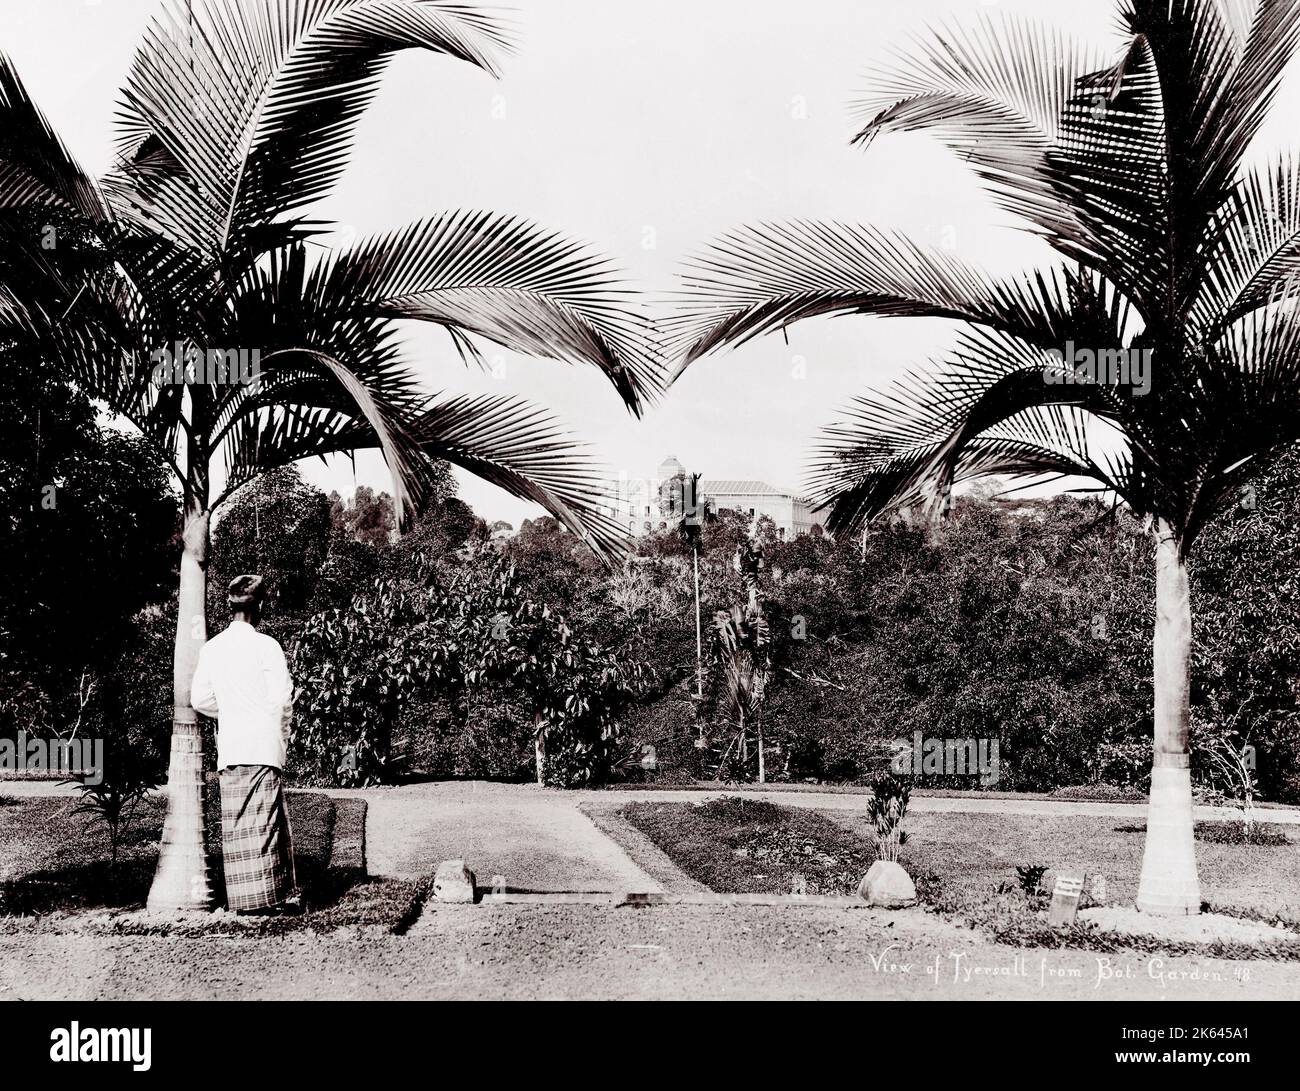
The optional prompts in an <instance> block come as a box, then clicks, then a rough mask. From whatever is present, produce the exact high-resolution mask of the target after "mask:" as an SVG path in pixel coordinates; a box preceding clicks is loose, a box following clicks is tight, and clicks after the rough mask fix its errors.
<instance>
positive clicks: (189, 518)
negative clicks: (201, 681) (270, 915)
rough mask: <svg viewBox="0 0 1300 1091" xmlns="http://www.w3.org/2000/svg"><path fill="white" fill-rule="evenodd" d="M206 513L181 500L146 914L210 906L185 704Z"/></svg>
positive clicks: (199, 639) (194, 719) (195, 759)
mask: <svg viewBox="0 0 1300 1091" xmlns="http://www.w3.org/2000/svg"><path fill="white" fill-rule="evenodd" d="M209 518H210V514H209V512H207V511H205V510H203V509H202V508H200V507H199V506H198V505H194V504H187V506H186V512H185V530H184V542H185V547H184V552H183V553H182V554H181V582H180V596H179V600H178V607H177V612H176V647H175V652H174V654H173V658H172V704H173V713H172V747H171V761H170V764H169V765H168V769H167V817H166V819H165V820H164V822H163V831H162V844H161V845H160V846H159V849H158V870H157V871H156V872H155V873H154V877H153V885H152V886H151V887H150V888H149V901H148V907H149V909H150V910H151V911H152V912H163V913H166V912H175V911H176V910H182V909H200V910H202V909H211V908H212V907H213V905H214V904H215V903H216V898H215V896H214V894H213V890H212V869H211V863H210V861H209V860H208V856H207V852H206V851H205V849H204V845H203V736H202V735H201V733H200V731H199V723H198V716H197V714H196V713H195V711H194V709H193V708H191V707H190V683H191V682H192V681H193V679H194V669H195V667H196V666H197V665H198V659H199V649H200V648H201V647H203V642H204V641H205V640H206V639H207V636H208V623H207V589H208V574H207V565H208V529H209Z"/></svg>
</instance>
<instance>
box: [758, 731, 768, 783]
mask: <svg viewBox="0 0 1300 1091" xmlns="http://www.w3.org/2000/svg"><path fill="white" fill-rule="evenodd" d="M758 783H759V784H766V783H767V763H766V762H765V761H764V760H763V720H762V718H761V717H760V718H759V720H758Z"/></svg>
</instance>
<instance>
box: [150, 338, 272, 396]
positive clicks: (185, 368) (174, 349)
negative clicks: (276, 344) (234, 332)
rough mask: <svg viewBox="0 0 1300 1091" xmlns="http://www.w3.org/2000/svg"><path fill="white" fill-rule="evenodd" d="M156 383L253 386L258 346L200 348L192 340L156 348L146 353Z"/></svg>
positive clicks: (259, 352)
mask: <svg viewBox="0 0 1300 1091" xmlns="http://www.w3.org/2000/svg"><path fill="white" fill-rule="evenodd" d="M149 361H150V363H152V364H153V372H152V376H153V381H154V385H156V386H256V385H257V382H258V380H259V379H260V378H261V376H262V350H261V349H229V348H225V349H223V348H210V349H207V350H206V351H205V350H203V349H200V348H199V347H198V346H197V345H196V344H194V342H192V341H177V342H176V344H175V345H174V346H166V347H163V348H160V349H155V350H154V351H153V352H152V353H151V354H150V356H149Z"/></svg>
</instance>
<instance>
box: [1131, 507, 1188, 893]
mask: <svg viewBox="0 0 1300 1091" xmlns="http://www.w3.org/2000/svg"><path fill="white" fill-rule="evenodd" d="M1179 545H1180V543H1179V541H1178V536H1177V534H1176V533H1175V532H1174V531H1173V530H1172V528H1170V527H1169V525H1168V524H1167V523H1165V522H1164V521H1163V520H1162V521H1160V522H1159V523H1158V524H1157V526H1156V629H1155V655H1154V663H1153V668H1154V670H1153V677H1154V681H1155V747H1154V753H1153V759H1152V764H1151V796H1150V801H1149V803H1148V806H1147V839H1146V850H1145V852H1144V853H1143V856H1142V878H1141V881H1140V882H1139V884H1138V897H1137V907H1138V909H1139V910H1141V911H1142V912H1143V913H1152V914H1158V915H1162V916H1174V915H1186V914H1195V913H1199V912H1200V911H1201V886H1200V882H1199V881H1198V879H1197V875H1196V844H1195V840H1194V837H1193V829H1192V773H1191V761H1190V754H1189V751H1188V745H1187V727H1188V716H1189V713H1188V690H1189V687H1190V682H1191V665H1192V607H1191V595H1190V592H1189V587H1188V580H1187V566H1186V564H1185V562H1184V559H1183V557H1182V555H1181V550H1180V548H1179Z"/></svg>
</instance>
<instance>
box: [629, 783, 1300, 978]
mask: <svg viewBox="0 0 1300 1091" xmlns="http://www.w3.org/2000/svg"><path fill="white" fill-rule="evenodd" d="M622 813H623V815H624V816H625V817H626V818H627V819H628V821H629V822H631V823H632V824H633V825H635V826H636V827H637V828H639V829H640V830H641V831H642V832H643V833H645V834H646V835H647V836H648V837H649V838H650V839H651V840H652V841H654V842H655V843H656V844H657V845H658V846H659V847H660V848H661V849H662V850H663V851H664V852H665V853H667V854H668V856H670V857H671V858H672V860H673V861H674V862H675V863H676V864H677V866H678V867H680V868H681V869H682V870H683V871H685V872H686V873H687V874H688V875H690V876H691V877H692V878H694V879H696V880H698V881H700V882H702V883H705V884H706V885H707V886H709V887H711V888H712V889H713V890H715V891H718V892H720V893H751V892H752V893H787V894H788V893H790V892H791V889H792V883H793V882H794V877H795V875H796V873H798V874H802V875H804V876H805V880H806V889H807V893H809V894H813V893H827V894H851V893H853V892H854V891H855V890H856V889H857V884H858V881H859V879H860V878H861V876H862V875H863V873H865V871H866V870H867V868H868V867H869V866H870V864H871V862H872V861H873V860H874V859H875V851H874V848H873V842H872V839H871V828H870V824H869V822H868V820H867V817H866V815H865V813H862V814H856V813H854V812H845V811H839V810H837V811H827V812H817V811H812V810H808V809H803V808H793V807H782V806H780V805H778V804H775V803H769V802H767V801H762V802H756V801H750V802H743V801H741V800H738V799H735V798H729V799H720V800H715V801H712V802H709V803H703V804H692V803H633V804H630V805H629V806H627V807H625V808H623V811H622ZM903 829H904V830H905V831H906V833H907V841H906V843H905V844H904V845H903V849H902V861H901V862H902V864H903V866H904V867H905V868H906V869H907V871H908V873H909V874H910V875H911V876H912V878H913V880H914V881H915V883H916V888H917V895H918V898H919V900H920V902H921V904H922V905H923V906H924V907H926V908H928V909H931V910H934V911H937V912H940V913H943V914H945V915H947V916H950V917H954V918H956V919H959V920H961V921H963V922H965V923H967V924H969V925H971V926H972V927H977V928H980V929H982V930H984V931H987V932H989V933H991V934H993V935H994V936H996V937H998V938H1001V939H1004V940H1006V941H1007V942H1013V943H1017V944H1021V945H1051V946H1099V945H1105V944H1107V943H1110V944H1111V945H1112V946H1113V945H1114V941H1110V940H1104V939H1103V940H1099V939H1098V937H1097V936H1096V935H1095V934H1093V933H1090V932H1088V931H1087V930H1085V929H1068V930H1055V929H1051V928H1048V927H1047V924H1046V920H1045V914H1044V913H1043V910H1044V909H1045V907H1046V904H1047V899H1046V897H1045V896H1043V895H1035V894H1032V893H1031V894H1028V895H1027V894H1025V893H1024V892H1022V890H1021V885H1020V882H1019V879H1018V876H1017V868H1022V867H1024V868H1028V867H1034V866H1039V867H1046V868H1055V869H1058V870H1062V869H1066V870H1077V871H1084V872H1087V873H1088V874H1089V875H1091V876H1101V877H1103V878H1104V879H1105V888H1106V889H1105V901H1106V902H1107V903H1108V904H1128V905H1132V904H1133V902H1134V900H1135V898H1136V896H1137V886H1138V875H1139V871H1140V869H1141V866H1142V845H1143V838H1144V832H1143V827H1142V826H1141V825H1140V824H1139V825H1135V824H1134V823H1133V822H1132V820H1129V819H1123V818H1106V817H1098V816H1091V815H1090V816H1040V815H991V814H914V815H909V816H908V817H907V818H906V819H905V820H904V822H903ZM1239 829H1240V827H1238V826H1237V825H1235V824H1233V823H1204V824H1198V828H1197V859H1198V861H1199V864H1200V873H1201V889H1202V896H1203V898H1204V900H1205V902H1207V903H1208V908H1209V909H1210V910H1211V911H1216V912H1224V913H1228V914H1230V915H1233V916H1242V917H1252V918H1256V919H1260V920H1265V921H1268V922H1270V923H1278V924H1283V925H1287V926H1290V927H1294V928H1300V831H1296V830H1294V829H1292V828H1289V827H1285V826H1280V825H1274V826H1263V827H1261V832H1262V834H1263V837H1264V839H1265V840H1267V841H1269V842H1270V843H1268V844H1253V843H1233V842H1234V840H1235V839H1236V838H1237V835H1238V833H1239ZM1148 946H1152V947H1153V948H1159V947H1160V944H1158V943H1156V942H1155V941H1152V942H1151V943H1150V944H1148ZM1294 946H1295V948H1296V949H1295V950H1294V951H1293V950H1291V949H1290V945H1288V950H1287V952H1286V953H1282V952H1279V957H1294V958H1300V944H1297V945H1294ZM1220 953H1221V954H1222V955H1223V956H1224V957H1228V955H1229V954H1230V952H1229V951H1228V950H1227V949H1226V948H1224V949H1223V950H1222V951H1221V952H1220Z"/></svg>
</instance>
